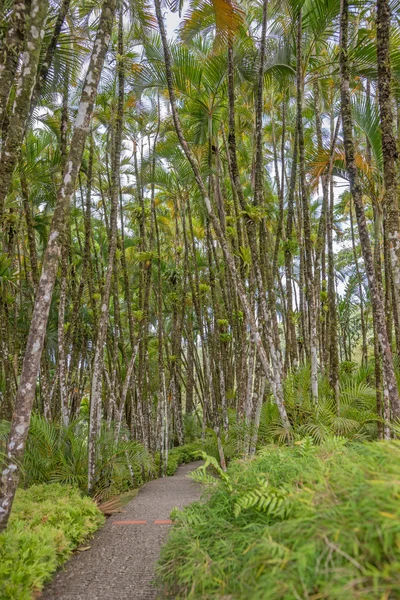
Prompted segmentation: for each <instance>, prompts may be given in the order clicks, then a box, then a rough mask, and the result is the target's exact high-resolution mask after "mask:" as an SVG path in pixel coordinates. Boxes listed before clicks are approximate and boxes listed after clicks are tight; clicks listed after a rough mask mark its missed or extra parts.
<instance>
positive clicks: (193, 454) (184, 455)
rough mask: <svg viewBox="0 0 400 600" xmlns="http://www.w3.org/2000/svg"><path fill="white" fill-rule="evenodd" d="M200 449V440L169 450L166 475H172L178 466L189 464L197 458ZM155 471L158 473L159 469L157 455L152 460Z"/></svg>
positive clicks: (158, 457) (158, 456) (158, 455)
mask: <svg viewBox="0 0 400 600" xmlns="http://www.w3.org/2000/svg"><path fill="white" fill-rule="evenodd" d="M201 448H202V442H201V440H196V441H195V442H191V443H190V444H184V445H183V446H177V447H176V448H171V450H170V451H169V452H168V466H167V475H173V474H174V473H175V471H176V470H177V468H178V467H179V465H184V464H187V463H190V462H192V461H194V460H197V459H198V458H199V454H200V451H201ZM154 463H155V471H156V473H158V472H159V468H160V454H159V453H157V454H156V456H155V459H154Z"/></svg>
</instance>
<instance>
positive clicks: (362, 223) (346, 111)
mask: <svg viewBox="0 0 400 600" xmlns="http://www.w3.org/2000/svg"><path fill="white" fill-rule="evenodd" d="M348 28H349V4H348V0H341V14H340V74H341V80H340V92H341V112H342V124H343V138H344V146H345V153H346V168H347V172H348V175H349V180H350V191H351V194H352V196H353V200H354V207H355V211H356V217H357V223H358V231H359V236H360V243H361V249H362V253H363V258H364V264H365V270H366V273H367V278H368V283H369V287H370V291H371V301H372V310H373V312H374V316H375V319H376V330H377V333H378V339H379V344H380V347H381V352H382V361H383V375H384V382H385V386H384V396H386V397H387V400H388V402H389V404H390V407H391V410H392V415H393V417H394V418H396V419H397V418H399V417H400V400H399V394H398V390H397V382H396V376H395V372H394V366H393V356H392V349H391V347H390V344H389V339H388V335H387V329H386V322H385V310H384V304H383V298H382V292H381V288H380V287H379V284H378V281H377V279H376V276H375V271H374V263H373V258H372V251H371V243H370V239H369V233H368V228H367V222H366V218H365V213H364V206H363V202H362V187H361V184H360V181H359V177H358V173H357V167H356V162H355V150H354V141H353V121H352V115H351V102H350V69H349V57H348Z"/></svg>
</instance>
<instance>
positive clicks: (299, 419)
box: [259, 366, 379, 444]
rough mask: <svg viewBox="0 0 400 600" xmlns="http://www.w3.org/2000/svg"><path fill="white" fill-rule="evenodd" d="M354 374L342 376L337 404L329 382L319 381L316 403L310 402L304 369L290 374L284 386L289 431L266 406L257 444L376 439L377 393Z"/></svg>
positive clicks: (306, 369)
mask: <svg viewBox="0 0 400 600" xmlns="http://www.w3.org/2000/svg"><path fill="white" fill-rule="evenodd" d="M360 371H361V369H359V370H358V371H354V372H353V370H352V371H351V372H348V370H347V367H346V370H345V373H344V374H342V377H341V381H340V395H339V402H338V403H336V401H335V399H334V398H333V396H332V392H331V390H330V389H329V385H328V382H327V381H326V380H325V379H324V378H320V381H319V392H320V396H319V399H318V403H317V404H315V403H314V402H313V401H312V399H311V393H310V371H309V367H308V366H305V367H302V368H301V369H299V370H298V371H297V372H293V373H290V374H289V375H288V376H287V378H286V380H285V384H284V394H285V406H286V409H287V412H288V415H289V419H290V422H291V423H292V429H291V430H287V429H286V428H285V427H283V425H282V423H281V420H280V418H279V414H278V411H277V408H276V406H275V405H274V404H273V403H266V404H265V405H264V406H263V409H262V414H261V424H260V429H259V443H260V444H266V443H270V442H274V443H287V442H293V441H295V440H299V439H303V438H305V437H306V436H310V437H311V438H312V440H313V441H314V443H316V444H320V443H321V442H323V441H324V440H326V439H328V438H331V437H332V436H343V437H345V438H347V439H349V440H355V441H356V440H357V441H363V440H373V439H376V437H377V422H378V420H379V418H378V416H377V414H376V393H375V390H374V388H372V387H371V386H370V385H368V383H367V382H366V381H365V377H364V375H366V376H368V373H367V374H364V373H360Z"/></svg>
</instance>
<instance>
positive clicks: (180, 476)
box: [40, 461, 201, 600]
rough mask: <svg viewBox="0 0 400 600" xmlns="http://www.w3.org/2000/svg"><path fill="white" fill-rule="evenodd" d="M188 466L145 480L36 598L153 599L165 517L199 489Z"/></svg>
mask: <svg viewBox="0 0 400 600" xmlns="http://www.w3.org/2000/svg"><path fill="white" fill-rule="evenodd" d="M200 464H201V461H197V462H192V463H189V464H187V465H183V466H181V467H179V468H178V470H177V471H176V473H175V475H173V476H172V477H165V478H163V479H156V480H154V481H149V482H148V483H146V484H145V485H144V486H143V487H142V488H140V490H139V493H138V494H137V496H136V497H135V498H134V499H133V500H131V501H130V502H129V503H128V504H127V505H126V506H125V507H124V509H123V512H120V513H117V514H114V515H113V516H112V517H110V518H109V519H108V520H107V522H106V523H105V525H104V527H102V528H101V529H100V530H99V531H98V532H97V533H96V534H95V536H94V538H93V539H92V540H91V541H90V542H89V544H90V548H89V549H88V550H87V551H86V552H78V553H76V554H75V555H74V556H73V557H72V558H71V560H69V561H68V562H67V563H66V565H65V567H64V568H63V569H62V570H60V571H59V572H58V573H57V575H56V576H55V577H54V579H53V581H52V582H51V583H50V584H49V585H47V586H46V587H45V589H44V591H43V593H42V594H41V596H40V598H41V600H128V599H129V600H136V599H139V598H140V599H145V600H150V599H153V598H157V595H158V592H157V589H156V587H155V586H154V582H153V580H154V568H155V563H156V561H157V559H158V557H159V553H160V549H161V546H162V544H163V543H164V542H165V541H166V538H167V534H168V529H169V527H170V524H171V522H170V520H169V517H170V513H171V510H172V509H173V508H174V507H178V508H182V507H184V506H186V505H187V504H190V503H191V502H194V501H195V500H199V498H200V494H201V487H200V485H199V484H197V483H195V482H194V481H192V480H191V479H189V478H188V477H187V474H188V473H189V472H190V471H193V470H194V469H196V468H197V467H198V466H199V465H200Z"/></svg>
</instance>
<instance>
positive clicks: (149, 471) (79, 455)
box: [22, 415, 154, 500]
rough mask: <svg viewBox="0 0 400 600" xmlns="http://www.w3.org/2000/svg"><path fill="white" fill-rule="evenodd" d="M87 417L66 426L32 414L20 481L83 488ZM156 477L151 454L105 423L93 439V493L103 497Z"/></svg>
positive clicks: (101, 498)
mask: <svg viewBox="0 0 400 600" xmlns="http://www.w3.org/2000/svg"><path fill="white" fill-rule="evenodd" d="M87 427H88V425H87V421H86V420H85V419H84V418H80V419H77V420H75V421H73V422H71V423H70V425H69V426H68V427H64V426H62V425H61V424H59V423H57V422H51V421H48V420H46V419H45V418H44V417H42V416H40V415H33V416H32V420H31V425H30V429H29V436H28V442H27V447H26V452H25V456H24V462H23V465H22V467H23V468H22V485H23V486H24V487H26V486H30V485H33V484H36V483H62V484H67V485H74V486H77V487H78V488H79V489H80V490H81V491H82V492H86V491H87V465H88V445H87ZM153 475H154V465H153V459H152V457H151V455H150V454H149V453H148V452H147V450H146V449H145V448H144V447H143V445H142V444H140V443H139V442H137V441H134V440H130V439H129V438H128V433H127V432H125V431H123V430H122V431H121V433H120V435H119V437H118V439H116V435H115V431H114V428H113V426H110V427H107V426H106V425H104V426H103V427H102V429H101V432H100V435H99V437H98V439H97V445H96V469H95V485H94V489H93V495H94V496H95V497H96V498H97V499H99V500H104V499H107V498H109V497H110V496H113V495H115V494H117V493H119V492H121V491H124V490H125V489H128V488H130V487H133V486H137V485H140V484H141V483H143V480H146V479H149V478H151V477H153Z"/></svg>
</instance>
